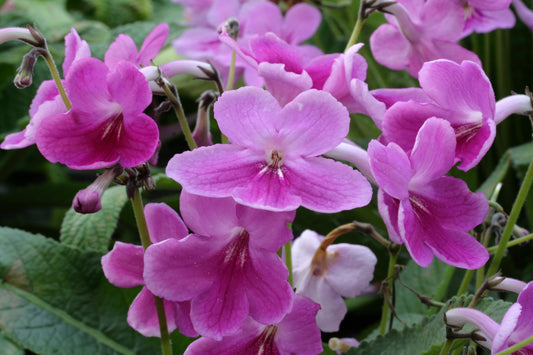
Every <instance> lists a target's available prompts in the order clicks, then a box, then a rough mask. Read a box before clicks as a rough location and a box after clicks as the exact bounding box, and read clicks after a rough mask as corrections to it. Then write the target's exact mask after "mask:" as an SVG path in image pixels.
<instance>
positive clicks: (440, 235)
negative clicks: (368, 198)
mask: <svg viewBox="0 0 533 355" xmlns="http://www.w3.org/2000/svg"><path fill="white" fill-rule="evenodd" d="M455 145H456V138H455V133H454V131H453V128H452V127H451V126H450V124H449V123H448V122H447V121H445V120H443V119H438V118H434V117H433V118H429V119H428V120H426V122H425V123H424V124H423V125H422V127H421V128H420V130H419V132H418V135H417V136H416V140H415V144H414V147H413V150H412V151H411V153H410V154H409V155H408V154H407V153H405V152H404V150H402V148H401V147H400V146H398V145H397V144H395V143H389V144H388V145H387V146H384V145H382V144H381V143H379V142H378V141H375V140H373V141H371V142H370V144H369V147H368V155H369V157H370V166H371V168H372V172H373V174H374V177H375V179H376V181H377V183H378V185H379V187H380V189H379V192H378V208H379V212H380V214H381V216H382V218H383V220H384V221H385V224H386V226H387V230H388V232H389V236H390V238H391V239H392V240H393V241H394V242H395V243H398V244H403V243H405V245H406V247H407V250H408V251H409V253H410V254H411V256H412V257H413V259H414V260H415V261H416V262H417V263H418V264H419V265H421V266H428V265H429V264H430V263H431V261H432V259H433V255H436V256H437V257H438V258H439V259H440V260H442V261H444V262H445V263H447V264H449V265H453V266H456V267H461V268H466V269H476V268H479V267H481V266H483V265H484V264H485V263H486V262H487V260H488V258H489V254H488V252H487V250H486V249H485V247H483V245H481V244H480V243H479V242H478V241H477V240H476V239H475V238H474V237H473V236H472V235H470V234H468V231H469V230H471V229H472V228H474V227H475V226H477V225H478V224H479V223H481V222H482V221H483V219H484V218H485V216H486V214H487V212H488V209H489V206H488V203H487V199H486V198H485V196H484V195H483V193H481V192H477V193H471V192H470V191H469V190H468V187H467V185H466V183H465V182H464V181H462V180H460V179H457V178H454V177H450V176H444V175H445V174H446V173H447V172H448V171H449V170H450V169H451V168H452V166H453V164H454V159H455Z"/></svg>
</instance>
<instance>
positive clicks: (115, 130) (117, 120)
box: [100, 111, 124, 142]
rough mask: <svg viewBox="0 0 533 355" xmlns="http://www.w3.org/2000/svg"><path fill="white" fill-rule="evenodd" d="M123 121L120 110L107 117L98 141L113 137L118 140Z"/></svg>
mask: <svg viewBox="0 0 533 355" xmlns="http://www.w3.org/2000/svg"><path fill="white" fill-rule="evenodd" d="M123 123H124V115H123V114H122V111H120V112H119V113H118V114H117V115H116V116H114V117H111V118H109V119H108V120H107V122H106V124H105V125H104V127H103V132H102V135H101V136H100V141H102V142H103V141H106V140H108V139H113V140H114V141H115V142H118V141H120V136H121V134H122V129H123V126H124V124H123Z"/></svg>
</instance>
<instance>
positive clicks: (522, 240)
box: [487, 233, 533, 253]
mask: <svg viewBox="0 0 533 355" xmlns="http://www.w3.org/2000/svg"><path fill="white" fill-rule="evenodd" d="M531 239H533V233H532V234H528V235H526V236H524V237H521V238H518V239H515V240H512V241H510V242H509V243H507V248H509V247H514V246H515V245H518V244H521V243H525V242H527V241H528V240H531ZM496 250H498V245H495V246H493V247H490V248H487V251H488V252H489V253H494V252H495V251H496Z"/></svg>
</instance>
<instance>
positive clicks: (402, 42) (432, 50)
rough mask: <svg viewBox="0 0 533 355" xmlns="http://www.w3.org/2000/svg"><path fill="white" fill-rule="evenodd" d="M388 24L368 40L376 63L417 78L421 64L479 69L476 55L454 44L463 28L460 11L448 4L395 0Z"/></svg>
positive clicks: (442, 0) (434, 0)
mask: <svg viewBox="0 0 533 355" xmlns="http://www.w3.org/2000/svg"><path fill="white" fill-rule="evenodd" d="M387 11H390V12H391V13H393V14H394V16H392V15H387V16H386V18H387V21H388V22H389V23H387V24H383V25H381V26H380V27H379V28H378V29H377V30H376V31H374V33H373V34H372V36H371V37H370V48H371V49H372V54H373V55H374V57H375V58H376V60H377V61H378V62H379V63H380V64H382V65H384V66H386V67H388V68H390V69H394V70H402V69H407V71H408V72H409V74H411V75H412V76H414V77H417V75H418V71H419V70H420V68H421V67H422V64H424V63H425V62H428V61H431V60H435V59H441V58H445V59H449V60H452V61H454V62H456V63H461V62H462V61H463V60H470V61H473V62H475V63H478V64H480V65H481V62H480V60H479V58H478V57H477V55H476V54H474V53H473V52H470V51H468V50H466V49H464V48H463V47H461V46H460V45H458V44H457V43H456V42H457V40H458V39H459V38H460V36H461V34H462V30H463V28H464V21H465V19H464V18H465V15H464V11H463V9H462V8H461V7H460V6H459V5H457V3H455V2H454V1H451V0H428V1H425V0H399V1H398V2H397V3H396V4H394V5H392V6H389V7H387Z"/></svg>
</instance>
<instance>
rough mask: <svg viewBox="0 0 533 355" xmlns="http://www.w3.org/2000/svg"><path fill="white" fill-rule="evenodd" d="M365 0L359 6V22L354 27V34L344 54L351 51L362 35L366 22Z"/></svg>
mask: <svg viewBox="0 0 533 355" xmlns="http://www.w3.org/2000/svg"><path fill="white" fill-rule="evenodd" d="M364 2H365V0H361V4H360V5H359V12H358V13H357V21H356V22H355V26H354V27H353V31H352V34H351V36H350V39H349V40H348V43H347V44H346V48H345V49H344V52H345V53H346V52H347V51H348V49H350V47H351V46H353V45H354V44H355V42H356V41H357V37H359V33H361V29H362V28H363V22H365V19H364V18H363V5H364Z"/></svg>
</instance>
